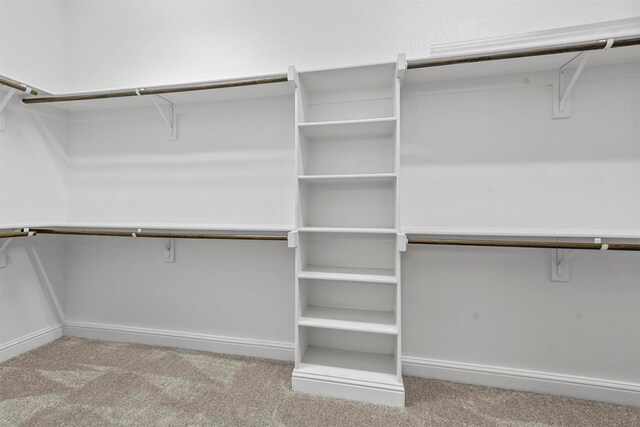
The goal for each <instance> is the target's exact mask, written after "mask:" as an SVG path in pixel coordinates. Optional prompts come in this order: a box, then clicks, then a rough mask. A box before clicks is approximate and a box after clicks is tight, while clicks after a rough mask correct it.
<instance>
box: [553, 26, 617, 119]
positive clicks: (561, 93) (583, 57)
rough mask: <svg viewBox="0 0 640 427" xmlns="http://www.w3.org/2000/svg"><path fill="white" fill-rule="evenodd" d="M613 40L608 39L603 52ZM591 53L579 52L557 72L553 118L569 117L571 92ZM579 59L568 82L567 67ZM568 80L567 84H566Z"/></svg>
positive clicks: (554, 86) (554, 87)
mask: <svg viewBox="0 0 640 427" xmlns="http://www.w3.org/2000/svg"><path fill="white" fill-rule="evenodd" d="M613 42H614V39H612V38H611V39H608V40H607V43H606V45H605V47H604V48H603V50H607V49H609V48H610V47H611V46H612V45H613ZM590 54H591V52H580V53H579V54H577V55H576V56H575V57H573V59H571V61H569V62H567V63H566V64H564V65H563V66H562V67H560V69H559V70H558V81H557V82H556V83H554V85H553V118H554V119H566V118H569V117H571V91H573V87H574V86H575V84H576V83H577V82H578V79H579V78H580V74H582V71H583V70H584V67H585V65H587V61H588V60H589V55H590ZM577 59H579V60H580V62H579V63H578V68H576V71H574V73H573V75H572V76H571V79H570V80H568V74H569V72H568V67H569V66H570V65H571V63H573V62H574V61H575V60H577ZM567 80H568V82H567Z"/></svg>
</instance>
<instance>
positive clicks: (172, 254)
mask: <svg viewBox="0 0 640 427" xmlns="http://www.w3.org/2000/svg"><path fill="white" fill-rule="evenodd" d="M175 261H176V239H175V238H171V239H168V240H167V246H166V251H165V253H164V262H175Z"/></svg>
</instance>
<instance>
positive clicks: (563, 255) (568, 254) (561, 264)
mask: <svg viewBox="0 0 640 427" xmlns="http://www.w3.org/2000/svg"><path fill="white" fill-rule="evenodd" d="M555 251H556V253H555V257H552V259H551V281H552V282H568V281H569V280H570V279H571V274H570V270H569V261H570V260H571V258H573V256H574V254H575V251H570V250H566V249H556V250H555Z"/></svg>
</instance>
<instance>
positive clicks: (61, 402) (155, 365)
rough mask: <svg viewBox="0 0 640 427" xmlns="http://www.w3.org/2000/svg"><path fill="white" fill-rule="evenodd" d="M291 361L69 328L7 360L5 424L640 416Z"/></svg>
mask: <svg viewBox="0 0 640 427" xmlns="http://www.w3.org/2000/svg"><path fill="white" fill-rule="evenodd" d="M292 368H293V366H292V364H291V363H285V362H275V361H269V360H261V359H252V358H246V357H236V356H225V355H218V354H212V353H205V352H197V351H187V350H176V349H170V348H164V347H152V346H143V345H137V344H121V343H113V342H104V341H93V340H84V339H78V338H62V339H60V340H58V341H55V342H53V343H51V344H49V345H46V346H44V347H41V348H39V349H37V350H34V351H32V352H30V353H27V354H24V355H22V356H19V357H17V358H15V359H12V360H9V361H7V362H5V363H2V364H0V425H1V426H14V425H19V426H58V425H70V426H106V425H120V426H121V425H136V426H151V425H153V426H181V425H207V426H209V425H211V426H460V425H473V426H536V427H538V426H546V425H563V426H640V409H638V408H629V407H623V406H615V405H608V404H603V403H597V402H590V401H581V400H575V399H567V398H560V397H551V396H544V395H538V394H533V393H520V392H514V391H508V390H499V389H493V388H486V387H477V386H470V385H461V384H453V383H447V382H442V381H432V380H425V379H419V378H413V377H405V387H406V396H407V407H406V408H405V409H396V408H387V407H383V406H376V405H368V404H362V403H355V402H349V401H342V400H336V399H328V398H319V397H312V396H308V395H302V394H297V393H293V392H292V391H291V380H290V378H291V370H292Z"/></svg>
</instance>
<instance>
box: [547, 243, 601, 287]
mask: <svg viewBox="0 0 640 427" xmlns="http://www.w3.org/2000/svg"><path fill="white" fill-rule="evenodd" d="M593 243H596V244H598V245H600V250H601V251H606V250H607V249H609V245H608V244H607V243H602V239H601V238H600V237H596V238H594V239H593ZM576 252H577V251H572V250H566V249H556V253H555V257H552V259H551V281H553V282H568V281H569V280H570V279H571V275H570V272H569V262H570V261H571V259H572V258H573V256H574V255H575V253H576Z"/></svg>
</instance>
